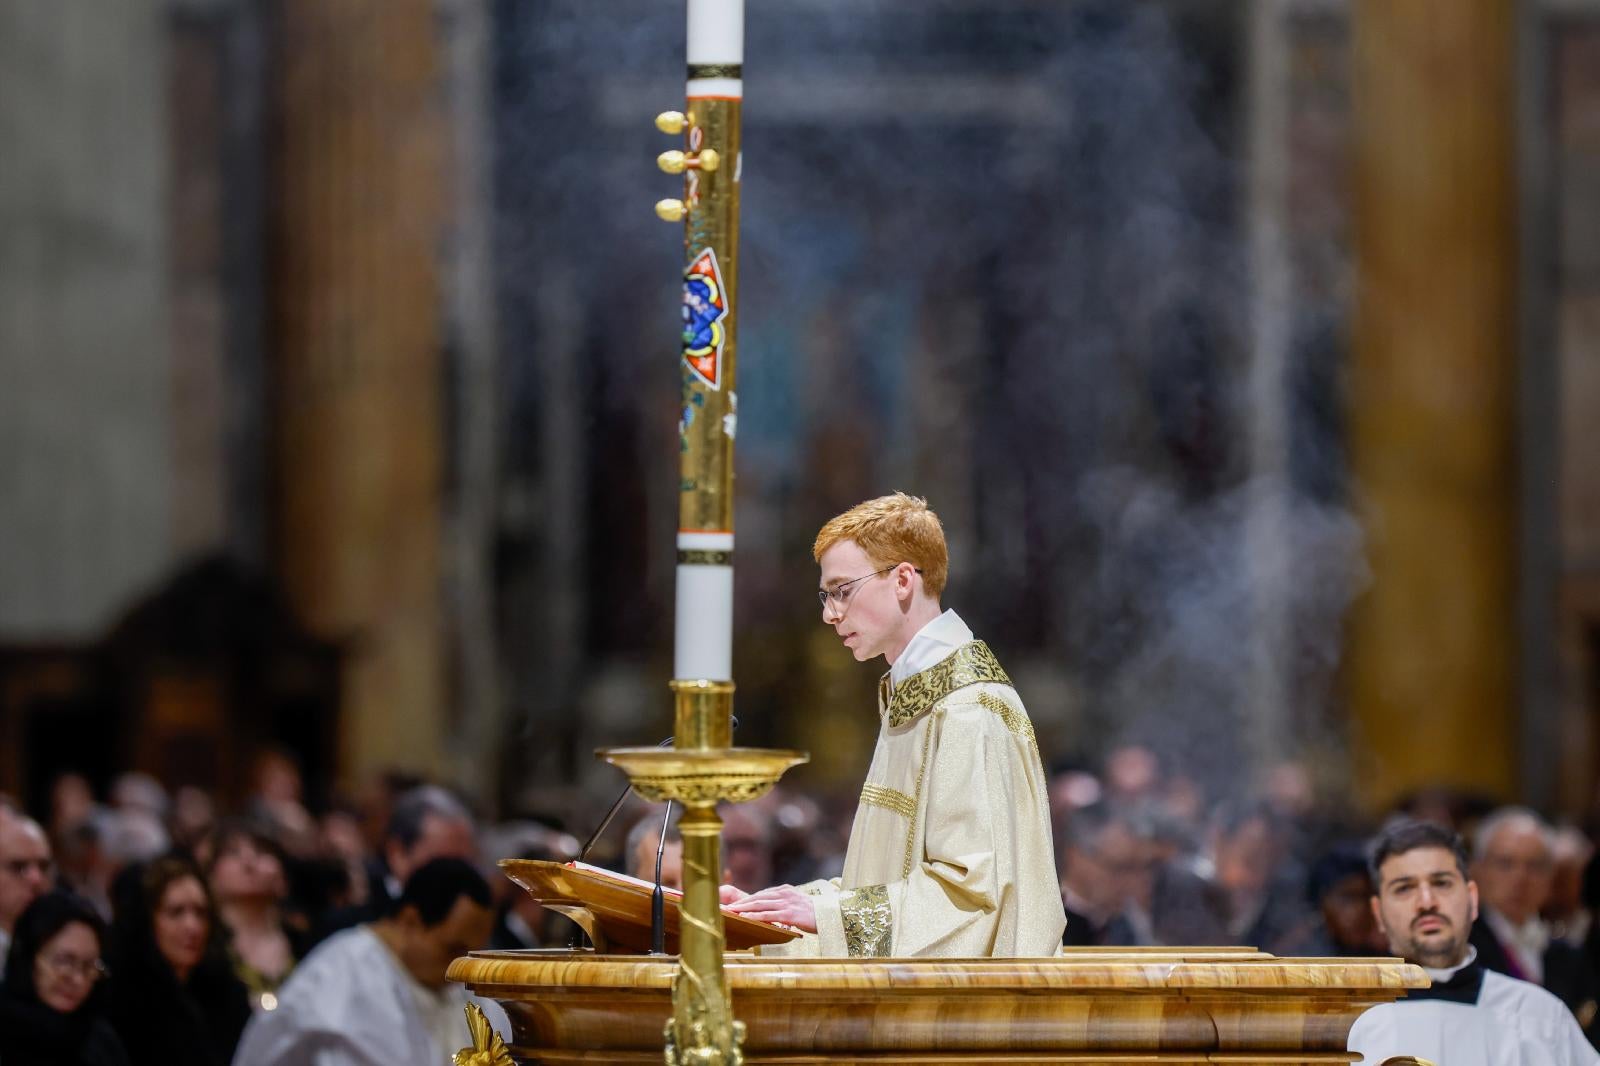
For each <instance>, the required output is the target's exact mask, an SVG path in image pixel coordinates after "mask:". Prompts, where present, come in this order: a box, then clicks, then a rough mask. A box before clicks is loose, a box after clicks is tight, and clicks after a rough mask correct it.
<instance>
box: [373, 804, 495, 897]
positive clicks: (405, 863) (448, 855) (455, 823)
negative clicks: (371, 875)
mask: <svg viewBox="0 0 1600 1066" xmlns="http://www.w3.org/2000/svg"><path fill="white" fill-rule="evenodd" d="M477 855H478V840H477V837H476V836H474V834H473V832H472V823H471V822H468V821H466V820H465V819H462V818H450V817H447V816H445V815H442V814H429V815H425V816H423V819H422V831H421V832H420V833H419V834H418V835H417V839H416V842H415V843H414V844H412V845H411V847H409V848H402V847H400V846H399V844H398V843H397V842H395V841H390V846H389V854H388V860H389V872H390V873H392V874H394V876H395V878H396V880H398V881H399V882H400V883H401V884H405V881H406V878H408V877H410V876H411V875H412V873H413V872H415V871H416V870H418V869H420V868H421V867H422V866H424V865H426V864H427V863H430V862H432V861H433V860H434V859H466V860H467V861H468V862H471V861H472V860H473V859H475V858H477Z"/></svg>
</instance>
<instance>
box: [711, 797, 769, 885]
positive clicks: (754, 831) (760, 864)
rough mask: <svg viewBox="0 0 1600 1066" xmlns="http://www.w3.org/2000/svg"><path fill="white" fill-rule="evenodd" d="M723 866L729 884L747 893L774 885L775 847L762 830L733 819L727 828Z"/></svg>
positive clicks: (746, 821) (723, 834) (723, 840)
mask: <svg viewBox="0 0 1600 1066" xmlns="http://www.w3.org/2000/svg"><path fill="white" fill-rule="evenodd" d="M722 863H723V865H724V866H726V867H727V873H728V883H729V884H730V885H735V886H737V887H739V888H742V889H744V890H745V891H746V892H757V891H759V890H761V889H763V888H766V887H767V886H768V885H770V884H772V843H771V841H770V840H769V839H768V838H767V836H766V835H765V834H763V833H762V830H761V826H759V825H756V824H754V823H752V822H751V821H750V820H749V819H747V818H744V817H742V816H741V815H734V816H731V817H729V818H728V820H727V822H726V823H725V824H724V826H723V829H722Z"/></svg>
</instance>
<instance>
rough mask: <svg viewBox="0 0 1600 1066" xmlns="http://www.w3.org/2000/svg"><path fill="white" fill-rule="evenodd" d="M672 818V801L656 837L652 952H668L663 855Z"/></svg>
mask: <svg viewBox="0 0 1600 1066" xmlns="http://www.w3.org/2000/svg"><path fill="white" fill-rule="evenodd" d="M671 820H672V801H671V800H667V813H666V814H664V815H662V816H661V835H660V836H658V837H657V838H656V888H655V891H654V892H652V893H650V954H652V955H665V954H666V953H667V916H666V899H665V896H664V894H663V893H662V890H661V855H662V853H663V852H664V851H666V850H667V823H668V822H670V821H671Z"/></svg>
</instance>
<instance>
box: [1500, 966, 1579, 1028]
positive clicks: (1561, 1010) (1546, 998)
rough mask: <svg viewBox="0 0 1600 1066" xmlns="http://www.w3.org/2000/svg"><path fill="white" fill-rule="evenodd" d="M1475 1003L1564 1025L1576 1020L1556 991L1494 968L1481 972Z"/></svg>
mask: <svg viewBox="0 0 1600 1066" xmlns="http://www.w3.org/2000/svg"><path fill="white" fill-rule="evenodd" d="M1478 1005H1479V1006H1481V1007H1484V1008H1486V1009H1488V1010H1493V1011H1495V1012H1497V1013H1499V1014H1504V1015H1514V1016H1516V1017H1520V1018H1527V1019H1532V1020H1537V1021H1539V1022H1545V1023H1551V1024H1561V1025H1563V1026H1564V1024H1565V1023H1566V1022H1568V1021H1572V1022H1573V1024H1577V1023H1576V1019H1574V1018H1573V1017H1572V1011H1571V1010H1570V1009H1569V1008H1568V1007H1567V1005H1566V1004H1565V1003H1563V1002H1561V998H1560V997H1559V996H1557V995H1556V994H1555V993H1553V992H1551V991H1549V990H1548V989H1544V988H1540V987H1539V986H1538V985H1536V984H1534V983H1533V982H1532V981H1524V980H1522V979H1521V978H1520V977H1512V976H1510V975H1508V974H1503V973H1497V972H1495V971H1494V970H1485V971H1484V973H1483V991H1482V992H1481V993H1480V994H1479V996H1478Z"/></svg>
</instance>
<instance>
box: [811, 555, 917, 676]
mask: <svg viewBox="0 0 1600 1066" xmlns="http://www.w3.org/2000/svg"><path fill="white" fill-rule="evenodd" d="M818 562H819V564H820V565H821V567H822V579H821V584H820V587H821V589H822V590H823V591H825V592H835V591H838V592H840V594H841V596H842V598H843V602H842V603H841V602H840V596H833V597H830V598H829V599H828V602H827V603H826V604H824V605H823V608H822V621H823V624H824V625H830V626H832V627H833V630H834V632H835V633H838V634H839V638H840V639H841V640H843V641H844V646H845V647H847V648H849V649H850V653H851V654H852V655H854V656H855V657H856V661H857V662H862V663H864V662H867V661H868V660H869V659H875V658H877V657H878V656H880V655H883V654H885V653H886V652H888V651H891V650H894V648H895V647H896V644H897V643H898V642H897V640H896V636H897V634H898V633H899V631H900V628H901V627H902V626H903V625H904V623H905V607H904V606H903V605H902V602H901V600H900V598H899V597H897V596H896V595H895V586H896V581H897V574H896V572H895V571H893V570H890V571H889V572H887V573H883V574H878V575H877V576H875V577H874V576H869V575H872V573H873V571H875V570H881V569H882V567H880V566H877V565H876V564H874V563H873V561H872V560H871V559H869V558H867V553H866V552H864V551H862V550H861V546H860V545H859V544H857V543H856V542H855V541H853V540H842V541H840V542H839V543H837V544H835V545H834V546H833V547H831V548H829V549H828V550H827V551H825V552H823V553H822V558H821V559H820V560H818ZM863 578H864V579H865V580H858V579H863ZM840 586H845V587H844V588H843V589H840Z"/></svg>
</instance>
